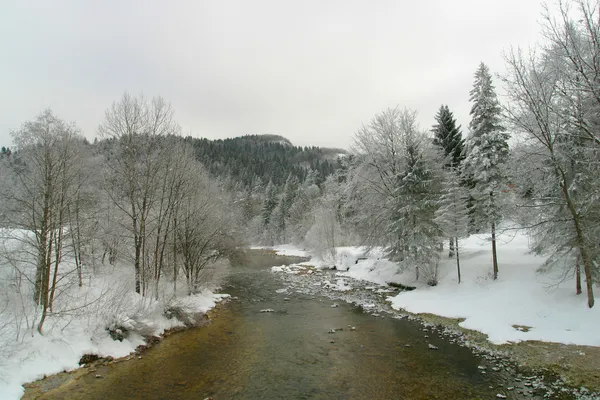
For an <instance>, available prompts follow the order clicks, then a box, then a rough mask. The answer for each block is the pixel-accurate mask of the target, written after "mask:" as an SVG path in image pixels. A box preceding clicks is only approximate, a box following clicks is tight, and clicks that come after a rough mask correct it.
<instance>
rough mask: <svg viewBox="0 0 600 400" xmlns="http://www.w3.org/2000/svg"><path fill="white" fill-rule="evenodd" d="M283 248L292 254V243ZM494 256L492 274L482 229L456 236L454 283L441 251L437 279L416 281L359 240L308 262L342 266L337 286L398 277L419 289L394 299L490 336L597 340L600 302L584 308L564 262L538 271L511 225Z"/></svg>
mask: <svg viewBox="0 0 600 400" xmlns="http://www.w3.org/2000/svg"><path fill="white" fill-rule="evenodd" d="M275 250H280V249H279V248H277V247H276V248H275ZM281 250H282V251H283V252H285V254H295V253H294V249H293V248H292V247H290V246H284V247H282V249H281ZM298 251H299V252H298V254H304V253H303V251H302V250H300V249H298ZM498 258H499V266H500V272H499V277H498V280H497V281H494V280H493V279H492V278H491V276H490V272H491V245H490V242H489V241H488V240H487V238H486V236H485V235H473V236H471V237H470V238H469V239H467V240H465V241H463V242H462V243H461V271H462V283H461V284H458V280H457V273H456V264H455V260H454V259H449V258H448V257H447V253H444V256H443V257H442V261H441V262H440V266H439V284H438V285H437V286H435V287H429V286H427V285H426V284H424V283H422V282H419V281H415V277H414V272H413V271H406V272H403V273H401V272H399V271H398V266H397V264H395V263H393V262H390V261H388V260H386V259H385V258H384V257H383V255H382V254H381V252H380V251H378V250H374V251H372V252H371V253H370V254H368V255H367V254H365V249H364V248H360V247H343V248H337V249H336V257H335V261H333V260H331V261H329V262H326V261H324V260H321V259H316V258H315V259H313V260H311V261H309V262H307V263H305V264H310V265H314V266H316V267H317V268H330V267H332V266H333V265H336V267H337V269H338V270H340V269H341V270H346V269H347V271H339V272H338V273H337V274H336V276H337V277H339V278H340V279H342V280H338V281H336V282H335V283H334V285H337V286H340V287H341V289H342V290H344V289H350V288H351V287H350V286H348V285H349V283H348V282H346V281H344V280H343V278H344V277H349V278H354V279H359V280H364V281H368V282H372V283H374V284H378V285H386V286H387V282H397V283H402V284H404V285H411V286H415V287H416V290H413V291H404V292H400V293H399V294H397V295H395V296H391V297H389V298H388V300H389V301H390V302H391V305H392V307H393V308H395V309H397V310H406V311H407V312H410V313H415V314H417V313H430V314H436V315H439V316H443V317H449V318H462V319H464V321H463V322H461V323H460V326H461V327H464V328H467V329H472V330H477V331H480V332H482V333H484V334H486V335H488V340H489V341H490V342H492V343H494V344H503V343H508V342H519V341H527V340H540V341H547V342H557V343H565V344H578V345H588V346H600V336H598V332H600V308H599V307H595V308H592V309H588V308H587V305H586V298H585V295H583V294H582V295H576V294H575V281H574V278H573V276H568V275H567V276H564V274H563V272H562V270H561V271H555V272H553V271H550V272H546V273H538V272H537V270H538V269H539V267H540V266H541V265H542V263H543V258H541V257H538V256H535V255H533V254H531V253H530V251H529V247H528V238H527V236H525V235H523V234H520V233H514V232H512V233H505V234H503V235H501V236H500V238H499V246H498Z"/></svg>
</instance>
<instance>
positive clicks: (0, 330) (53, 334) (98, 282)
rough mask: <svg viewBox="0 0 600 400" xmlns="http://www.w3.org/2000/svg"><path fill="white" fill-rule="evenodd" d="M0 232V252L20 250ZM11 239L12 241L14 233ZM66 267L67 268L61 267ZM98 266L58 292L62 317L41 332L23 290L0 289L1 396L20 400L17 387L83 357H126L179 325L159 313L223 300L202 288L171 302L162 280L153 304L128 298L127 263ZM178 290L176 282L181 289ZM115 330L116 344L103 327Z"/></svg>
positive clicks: (6, 275)
mask: <svg viewBox="0 0 600 400" xmlns="http://www.w3.org/2000/svg"><path fill="white" fill-rule="evenodd" d="M0 233H1V234H3V235H0V237H1V238H2V240H0V243H1V244H2V246H3V248H4V249H8V250H10V251H13V252H14V251H19V250H20V247H22V242H13V241H12V240H11V238H10V237H9V235H7V234H6V232H0ZM11 235H12V237H14V232H12V233H11ZM3 261H4V260H2V259H0V279H2V280H4V282H10V279H11V273H12V272H11V271H12V270H13V269H12V266H10V265H9V264H8V263H3ZM65 264H66V265H65V269H68V268H69V267H70V266H69V264H68V262H65ZM61 268H62V267H61ZM98 269H99V271H98V272H97V273H96V274H89V275H87V276H85V277H84V284H83V287H81V288H80V287H78V286H77V285H76V284H73V285H69V286H68V287H66V288H63V290H62V291H61V292H60V293H59V294H57V297H56V298H55V311H56V310H62V312H60V313H55V314H53V315H49V316H48V318H47V320H46V322H45V324H44V330H43V335H40V334H39V333H38V332H37V331H36V330H35V323H37V321H38V320H39V315H36V312H35V307H34V306H32V301H31V295H30V293H28V292H24V293H22V296H19V294H18V293H17V292H16V290H15V289H14V287H13V286H10V285H9V286H4V287H3V288H2V290H3V292H0V303H1V304H0V399H3V400H10V399H19V398H20V397H21V396H22V395H23V391H24V390H23V387H22V385H23V384H24V383H26V382H31V381H34V380H37V379H40V378H42V377H44V376H46V375H51V374H55V373H58V372H61V371H65V370H67V371H69V370H73V369H76V368H79V360H80V359H81V357H82V356H83V355H84V354H97V355H99V356H101V357H108V356H110V357H113V358H119V357H125V356H127V355H129V354H130V353H132V352H134V351H135V349H136V348H137V347H138V346H139V345H141V344H144V343H145V341H144V338H143V336H142V335H146V336H151V335H155V336H158V335H161V334H162V333H164V332H165V330H167V329H171V328H174V327H177V326H182V325H183V323H182V322H180V321H178V320H177V319H175V318H172V319H168V318H167V317H166V316H165V314H164V311H165V309H167V308H168V307H178V308H180V309H182V310H183V311H184V312H185V311H187V312H190V313H206V312H207V311H208V310H210V309H211V308H213V307H214V306H215V305H216V304H217V303H218V302H219V301H221V300H223V299H224V298H226V297H228V295H225V294H215V293H214V292H213V291H212V290H208V289H205V290H203V291H201V292H200V293H198V294H195V295H192V296H185V295H184V296H181V297H177V298H173V296H172V288H171V286H170V285H171V282H167V280H165V282H164V286H163V287H162V288H161V291H160V294H161V295H160V296H159V300H155V299H153V298H149V297H151V296H147V297H142V296H140V295H138V294H136V293H135V291H134V290H133V281H134V280H133V268H132V267H131V266H129V265H122V266H116V267H113V266H109V265H102V266H99V267H98ZM13 279H14V278H13ZM184 286H185V285H184V284H182V285H181V289H182V291H185V288H184ZM24 287H25V286H24ZM5 289H6V290H5ZM26 318H27V319H26ZM32 323H33V325H34V326H33V328H32ZM120 327H121V328H124V329H128V330H130V332H129V335H128V336H127V337H126V338H124V339H123V340H122V341H117V340H113V339H112V338H111V337H110V335H109V331H108V330H107V328H109V329H118V328H120Z"/></svg>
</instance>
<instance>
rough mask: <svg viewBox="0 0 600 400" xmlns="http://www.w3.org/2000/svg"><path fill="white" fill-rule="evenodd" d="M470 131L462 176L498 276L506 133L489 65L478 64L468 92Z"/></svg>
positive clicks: (473, 215) (477, 226) (472, 210)
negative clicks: (488, 232) (488, 233)
mask: <svg viewBox="0 0 600 400" xmlns="http://www.w3.org/2000/svg"><path fill="white" fill-rule="evenodd" d="M470 101H471V102H472V107H471V113H470V114H471V122H470V123H469V129H470V130H471V132H470V135H469V137H468V138H467V141H466V143H465V160H464V161H463V165H462V171H463V178H464V179H466V180H467V181H469V182H471V185H472V191H471V196H472V198H473V204H472V209H471V212H472V218H473V220H474V223H475V226H476V228H484V227H485V228H486V229H487V228H489V229H490V230H491V236H492V264H493V277H494V279H497V278H498V257H497V254H496V227H497V224H498V222H499V221H500V202H499V198H498V197H499V196H500V195H501V193H502V191H503V184H504V183H505V181H506V178H505V168H504V167H505V163H506V160H507V159H508V138H509V135H508V134H507V133H506V130H505V129H504V127H503V126H502V125H501V121H500V118H501V108H500V104H499V102H498V98H497V96H496V92H495V90H494V85H493V84H492V76H491V74H490V71H489V69H488V67H487V66H486V65H485V64H484V63H481V64H480V65H479V68H478V69H477V72H476V73H475V82H474V84H473V89H471V91H470Z"/></svg>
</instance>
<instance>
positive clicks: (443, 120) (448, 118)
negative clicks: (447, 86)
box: [432, 105, 465, 257]
mask: <svg viewBox="0 0 600 400" xmlns="http://www.w3.org/2000/svg"><path fill="white" fill-rule="evenodd" d="M435 120H436V122H437V124H435V125H434V126H433V129H432V131H433V135H434V136H433V144H434V145H435V146H438V147H439V148H440V149H441V151H442V152H443V155H444V161H445V167H446V168H451V169H452V168H457V167H458V166H459V165H460V163H461V162H462V160H463V159H464V146H465V141H464V139H463V137H462V133H461V131H460V126H458V127H457V126H456V119H455V118H454V115H453V114H452V112H451V111H450V109H449V108H448V106H446V105H442V106H440V109H439V111H438V113H437V114H436V115H435ZM454 243H455V239H454V237H449V238H448V244H449V246H448V247H449V253H448V255H449V256H450V257H452V256H454Z"/></svg>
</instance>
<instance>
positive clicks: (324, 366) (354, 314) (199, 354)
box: [43, 258, 541, 400]
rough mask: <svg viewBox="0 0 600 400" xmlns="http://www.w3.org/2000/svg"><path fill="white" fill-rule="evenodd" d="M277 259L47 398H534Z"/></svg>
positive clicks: (438, 341)
mask: <svg viewBox="0 0 600 400" xmlns="http://www.w3.org/2000/svg"><path fill="white" fill-rule="evenodd" d="M288 261H291V260H288ZM281 263H282V261H281V259H280V258H277V259H275V258H272V259H264V258H263V259H261V260H260V262H258V263H257V262H255V263H253V264H252V265H246V266H243V267H237V268H234V269H233V270H232V273H231V274H230V275H229V277H228V278H227V279H226V283H225V285H224V292H226V293H230V294H231V295H232V296H233V299H232V300H231V301H229V302H228V303H227V304H225V305H223V306H221V308H220V309H219V311H218V312H217V316H216V318H214V320H213V321H212V322H211V324H209V325H208V326H206V327H202V328H197V329H191V330H187V331H184V332H181V333H177V334H174V335H171V336H170V337H168V338H166V339H165V340H163V341H162V342H161V343H159V344H158V345H156V346H154V347H152V348H150V349H149V350H148V351H146V352H145V353H144V354H143V356H142V357H141V358H135V359H133V360H131V361H127V362H121V363H114V364H109V365H105V366H101V367H98V369H97V371H95V372H93V373H90V374H87V375H83V376H82V377H81V378H79V379H77V380H75V381H73V382H71V383H69V384H67V385H64V386H63V387H61V388H59V389H58V390H54V391H52V392H50V393H47V394H46V395H45V396H44V397H43V398H48V399H99V400H100V399H102V400H107V399H110V400H116V399H200V400H202V399H205V398H209V397H212V398H213V399H215V400H219V399H410V400H418V399H495V398H497V397H496V396H497V395H498V394H500V395H503V396H506V398H509V399H517V398H532V397H531V395H527V396H525V395H522V394H520V393H521V392H517V390H516V389H512V388H511V389H508V388H509V387H511V385H513V386H518V382H517V384H516V385H515V379H516V380H518V378H517V377H516V375H514V374H511V373H509V372H506V371H500V372H494V371H492V370H491V369H490V368H486V369H485V370H484V369H483V367H482V365H485V364H486V362H487V361H486V360H485V359H483V358H481V356H480V355H475V354H474V353H473V352H472V351H471V350H470V349H469V348H466V347H464V346H461V345H459V344H458V343H454V342H453V341H451V340H449V339H448V338H447V337H444V336H443V335H440V334H438V333H437V331H436V330H424V328H423V326H422V325H421V324H420V323H418V322H417V321H412V320H408V319H406V318H402V319H399V318H394V317H393V316H392V315H383V316H379V317H378V316H377V315H378V314H375V315H376V316H373V314H370V313H366V312H365V311H364V310H363V308H362V307H359V306H355V305H352V304H348V303H345V302H337V303H336V302H334V301H333V300H331V299H329V298H327V297H323V296H320V295H318V294H314V293H310V292H307V291H306V290H297V289H294V288H291V289H288V290H287V291H284V290H283V289H284V288H285V287H286V286H289V282H288V281H286V280H285V279H282V277H281V276H280V275H278V274H274V273H272V272H271V271H270V268H268V267H269V266H270V265H273V264H281ZM336 305H337V306H336ZM265 309H272V310H274V312H261V310H265ZM332 330H333V331H335V332H334V333H331V332H332ZM430 345H431V346H435V348H436V349H431V348H430V347H431V346H430ZM500 398H501V397H500ZM540 398H541V397H540Z"/></svg>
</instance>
